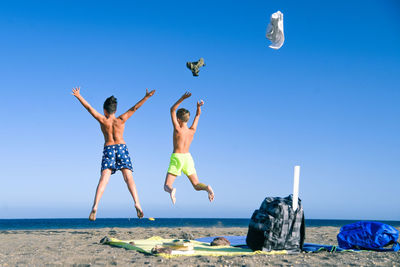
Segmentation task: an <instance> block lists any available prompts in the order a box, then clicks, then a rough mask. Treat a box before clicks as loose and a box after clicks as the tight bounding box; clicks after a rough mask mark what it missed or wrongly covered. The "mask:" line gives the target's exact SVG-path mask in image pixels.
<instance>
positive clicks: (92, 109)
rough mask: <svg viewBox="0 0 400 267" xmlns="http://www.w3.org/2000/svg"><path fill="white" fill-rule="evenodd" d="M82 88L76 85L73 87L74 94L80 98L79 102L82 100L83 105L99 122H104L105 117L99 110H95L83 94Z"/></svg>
mask: <svg viewBox="0 0 400 267" xmlns="http://www.w3.org/2000/svg"><path fill="white" fill-rule="evenodd" d="M80 91H81V88H80V87H75V88H72V95H74V96H75V97H76V98H78V100H79V102H81V104H82V106H84V107H85V108H86V109H87V111H89V113H90V114H91V115H92V116H93V117H94V118H95V119H96V120H98V121H99V122H102V121H103V120H104V119H105V117H104V116H103V115H101V114H100V113H99V112H97V110H95V109H94V108H93V107H92V106H91V105H90V104H89V103H88V102H87V101H86V100H85V99H84V98H83V97H82V96H81V93H80Z"/></svg>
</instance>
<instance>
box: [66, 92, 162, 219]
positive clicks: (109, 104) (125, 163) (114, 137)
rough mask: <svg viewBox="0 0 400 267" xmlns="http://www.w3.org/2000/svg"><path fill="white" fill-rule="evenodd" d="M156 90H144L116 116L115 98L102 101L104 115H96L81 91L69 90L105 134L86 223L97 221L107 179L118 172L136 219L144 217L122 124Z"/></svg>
mask: <svg viewBox="0 0 400 267" xmlns="http://www.w3.org/2000/svg"><path fill="white" fill-rule="evenodd" d="M154 92H155V90H152V91H150V92H149V91H148V90H147V89H146V95H145V96H144V97H143V99H142V100H140V101H139V102H138V103H136V105H134V106H133V107H132V108H130V109H129V110H128V111H127V112H125V113H124V114H122V115H121V116H119V117H115V112H116V111H117V99H116V98H115V97H114V96H110V97H109V98H107V99H106V101H105V102H104V105H103V108H104V116H103V115H101V114H100V113H99V112H97V111H96V110H95V109H94V108H93V107H92V106H90V104H89V103H88V102H87V101H86V100H85V99H84V98H83V97H82V96H81V94H80V88H79V87H77V88H74V89H72V95H74V96H75V97H76V98H77V99H78V100H79V101H80V102H81V104H82V105H83V106H84V107H85V108H86V109H87V111H88V112H89V113H90V114H91V115H92V116H93V117H94V118H95V119H96V120H97V121H98V122H99V123H100V128H101V131H102V132H103V135H104V150H103V159H102V161H101V176H100V180H99V184H98V185H97V189H96V195H95V198H94V203H93V206H92V211H91V212H90V215H89V220H91V221H94V220H96V212H97V208H98V205H99V201H100V198H101V196H102V195H103V193H104V190H105V189H106V186H107V183H108V180H109V179H110V176H111V174H114V173H115V172H116V171H117V170H120V171H121V172H122V175H123V177H124V180H125V182H126V184H127V186H128V189H129V192H130V193H131V195H132V198H133V201H134V202H135V208H136V212H137V216H138V217H139V218H143V211H142V208H141V206H140V203H139V197H138V194H137V191H136V185H135V182H134V181H133V176H132V171H133V169H132V161H131V159H130V157H129V153H128V148H127V146H126V144H125V141H124V139H123V134H124V129H125V122H126V121H127V120H128V119H129V118H130V117H131V116H132V115H133V113H135V111H136V110H137V109H138V108H140V107H141V106H142V105H143V103H144V102H146V101H147V100H148V99H149V98H150V97H151V96H153V95H154Z"/></svg>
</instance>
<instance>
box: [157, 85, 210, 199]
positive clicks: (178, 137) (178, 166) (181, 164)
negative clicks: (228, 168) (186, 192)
mask: <svg viewBox="0 0 400 267" xmlns="http://www.w3.org/2000/svg"><path fill="white" fill-rule="evenodd" d="M191 95H192V94H191V93H189V92H186V93H185V94H184V95H183V96H182V97H181V98H179V100H178V101H177V102H176V103H175V104H174V105H173V106H172V107H171V119H172V124H173V126H174V134H173V142H174V152H173V153H172V155H171V159H170V163H169V167H168V172H167V177H166V178H165V184H164V190H165V191H166V192H168V193H170V195H171V200H172V203H173V204H175V202H176V198H175V193H176V188H173V187H172V184H173V183H174V181H175V178H176V176H179V175H181V172H182V171H183V173H184V174H186V176H187V177H188V178H189V180H190V182H191V183H192V185H193V188H194V189H195V190H197V191H200V190H204V191H207V193H208V199H209V200H210V201H213V200H214V192H213V190H212V188H211V186H209V185H205V184H202V183H199V179H198V177H197V174H196V169H195V168H194V162H193V158H192V156H191V155H190V153H189V147H190V144H191V143H192V141H193V136H194V133H195V132H196V129H197V124H198V123H199V118H200V114H201V106H202V105H203V104H204V102H203V100H201V101H200V102H197V112H196V116H195V117H194V120H193V124H192V126H191V127H190V128H189V127H188V126H187V122H188V121H189V117H190V113H189V111H188V110H186V109H184V108H180V109H178V111H176V109H177V108H178V106H179V105H180V104H181V103H182V101H183V100H185V99H186V98H189V97H190V96H191Z"/></svg>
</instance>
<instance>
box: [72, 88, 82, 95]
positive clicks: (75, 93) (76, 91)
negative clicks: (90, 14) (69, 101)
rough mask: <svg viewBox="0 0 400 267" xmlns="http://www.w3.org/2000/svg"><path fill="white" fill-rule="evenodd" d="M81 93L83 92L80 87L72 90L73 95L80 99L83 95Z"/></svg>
mask: <svg viewBox="0 0 400 267" xmlns="http://www.w3.org/2000/svg"><path fill="white" fill-rule="evenodd" d="M80 91H81V88H80V87H75V88H72V95H73V96H76V97H78V96H80V95H81V93H80Z"/></svg>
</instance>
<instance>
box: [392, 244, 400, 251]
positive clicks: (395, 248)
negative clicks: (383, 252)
mask: <svg viewBox="0 0 400 267" xmlns="http://www.w3.org/2000/svg"><path fill="white" fill-rule="evenodd" d="M392 249H393V251H399V249H400V243H399V242H394V244H393V247H392Z"/></svg>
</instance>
